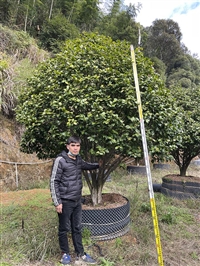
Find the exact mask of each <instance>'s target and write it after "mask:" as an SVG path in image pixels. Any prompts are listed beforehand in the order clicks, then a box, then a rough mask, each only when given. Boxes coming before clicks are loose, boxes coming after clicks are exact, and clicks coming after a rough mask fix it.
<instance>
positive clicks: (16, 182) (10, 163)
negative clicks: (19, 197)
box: [0, 160, 53, 188]
mask: <svg viewBox="0 0 200 266" xmlns="http://www.w3.org/2000/svg"><path fill="white" fill-rule="evenodd" d="M50 162H51V163H52V162H53V160H47V161H42V162H12V161H5V160H0V164H7V165H11V166H14V172H15V186H16V188H18V187H19V166H36V165H42V164H49V163H50ZM7 170H8V172H10V171H11V172H13V171H12V169H7ZM24 171H25V172H26V173H27V174H24V176H27V177H28V176H32V177H33V176H38V171H35V169H32V171H30V169H29V170H27V169H25V170H24ZM31 172H32V173H31ZM44 172H46V171H45V169H44ZM34 173H35V174H34ZM10 175H11V174H10ZM5 179H6V177H4V178H2V180H5ZM27 179H28V178H27Z"/></svg>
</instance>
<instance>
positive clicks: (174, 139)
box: [154, 86, 200, 199]
mask: <svg viewBox="0 0 200 266" xmlns="http://www.w3.org/2000/svg"><path fill="white" fill-rule="evenodd" d="M172 93H173V97H174V99H175V100H176V102H177V105H178V108H179V114H178V116H177V128H176V129H174V131H171V132H168V133H169V134H171V138H170V139H171V145H170V147H172V148H171V150H169V153H168V154H169V155H168V158H169V156H172V158H173V159H174V162H175V164H176V165H177V166H178V168H179V172H180V173H179V174H175V173H174V174H168V175H167V176H164V177H163V178H162V180H163V182H162V189H161V191H162V193H164V194H166V195H169V196H173V197H177V198H180V199H185V198H195V197H197V198H199V197H200V178H199V177H195V176H188V175H187V169H188V166H189V165H190V163H191V161H192V160H193V159H194V158H195V157H197V156H198V155H199V153H200V116H199V109H200V103H199V98H200V87H199V88H198V87H196V88H192V89H190V88H187V89H185V88H181V87H179V86H176V87H175V88H173V89H172ZM154 157H158V158H163V157H162V156H161V157H160V154H159V152H157V153H154Z"/></svg>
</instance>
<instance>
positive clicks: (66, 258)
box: [60, 253, 71, 265]
mask: <svg viewBox="0 0 200 266" xmlns="http://www.w3.org/2000/svg"><path fill="white" fill-rule="evenodd" d="M60 262H61V263H62V264H64V265H65V264H70V262H71V258H70V255H68V254H66V253H64V254H63V255H62V258H61V260H60Z"/></svg>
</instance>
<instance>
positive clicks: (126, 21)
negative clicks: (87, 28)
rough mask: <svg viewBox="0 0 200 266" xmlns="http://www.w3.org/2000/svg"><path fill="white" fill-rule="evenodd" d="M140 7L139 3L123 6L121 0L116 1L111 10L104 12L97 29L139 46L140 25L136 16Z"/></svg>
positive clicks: (101, 32)
mask: <svg viewBox="0 0 200 266" xmlns="http://www.w3.org/2000/svg"><path fill="white" fill-rule="evenodd" d="M140 8H141V5H139V4H138V5H137V6H136V5H131V4H130V5H129V6H123V5H122V3H121V1H114V2H113V4H112V7H111V8H110V10H109V12H108V13H107V14H104V16H103V17H102V19H101V20H100V21H99V24H98V26H97V27H96V29H95V30H97V31H98V32H99V33H100V34H103V35H105V36H109V37H111V38H112V39H113V40H126V41H129V42H131V43H132V44H133V45H134V47H137V45H138V37H139V27H140V25H139V23H136V22H135V17H136V16H137V14H138V12H139V11H140Z"/></svg>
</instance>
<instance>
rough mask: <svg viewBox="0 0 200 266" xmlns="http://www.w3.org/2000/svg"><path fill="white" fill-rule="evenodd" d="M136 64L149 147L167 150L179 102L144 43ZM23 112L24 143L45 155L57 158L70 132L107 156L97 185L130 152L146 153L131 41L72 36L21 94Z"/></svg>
mask: <svg viewBox="0 0 200 266" xmlns="http://www.w3.org/2000/svg"><path fill="white" fill-rule="evenodd" d="M137 64H138V72H139V80H140V88H141V92H142V98H143V101H144V112H145V117H146V128H147V136H148V140H149V146H150V151H152V152H153V151H155V150H156V151H158V150H159V151H160V153H162V154H164V153H166V150H168V149H169V148H170V145H169V140H168V132H171V130H172V131H173V127H174V126H175V123H174V124H173V123H172V121H174V120H175V117H176V112H175V111H176V109H175V106H173V100H172V98H171V97H170V93H169V91H167V90H166V89H165V88H164V84H163V82H162V81H161V79H160V78H159V76H158V75H157V74H156V73H155V71H154V69H153V68H152V64H151V62H150V61H149V60H148V59H147V58H145V57H144V56H143V54H142V52H141V51H139V50H138V52H137ZM161 103H162V104H161ZM17 119H18V121H20V122H21V123H23V124H24V125H25V126H26V132H25V134H24V136H23V139H22V143H21V146H22V148H23V150H24V151H25V152H28V153H33V152H36V153H37V154H38V157H40V158H47V157H54V156H55V155H56V153H58V152H59V151H60V150H61V149H62V148H63V147H64V143H65V140H66V138H68V137H69V135H71V134H77V135H79V136H80V137H81V139H82V149H83V152H84V158H85V159H88V160H91V161H95V160H97V159H102V160H103V167H102V169H101V170H100V171H101V172H100V173H99V174H98V179H99V180H101V181H98V179H96V177H95V178H94V180H93V183H95V184H93V186H92V187H91V192H92V190H93V188H94V187H95V188H98V189H100V190H101V189H102V186H103V184H104V182H105V180H106V175H108V174H109V173H110V172H111V171H113V170H114V169H115V168H116V167H117V166H118V165H119V164H120V162H121V161H123V160H124V159H125V158H126V157H127V156H132V157H135V158H138V157H139V158H141V157H143V152H142V144H141V134H140V123H139V118H138V110H137V103H136V96H135V91H134V80H133V73H132V66H131V58H130V44H129V43H127V42H120V41H117V42H114V41H112V40H111V39H110V38H107V37H104V36H101V35H96V34H84V35H83V36H82V38H78V39H75V40H71V41H67V42H66V46H65V47H64V49H63V51H62V52H61V53H59V54H58V55H57V56H55V57H54V58H53V59H51V60H49V61H48V62H46V63H44V64H42V65H41V66H40V68H38V69H37V72H36V74H35V75H34V77H33V78H32V79H31V80H30V81H29V86H28V87H27V88H26V89H24V91H23V93H21V95H20V102H19V104H18V109H17ZM166 144H167V145H166ZM161 151H162V152H161ZM168 152H169V150H168ZM89 154H90V155H91V157H90V155H89ZM116 156H117V157H116ZM105 172H106V175H105V174H104V173H105ZM98 182H99V183H98ZM96 183H98V184H96Z"/></svg>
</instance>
